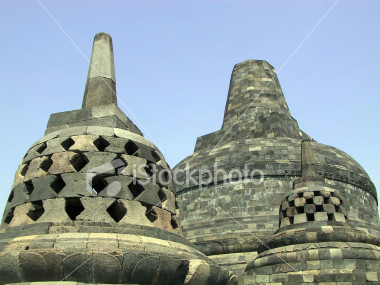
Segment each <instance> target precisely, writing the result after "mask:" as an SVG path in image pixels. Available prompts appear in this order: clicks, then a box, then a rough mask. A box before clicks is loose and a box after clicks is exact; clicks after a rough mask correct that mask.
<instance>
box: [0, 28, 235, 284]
mask: <svg viewBox="0 0 380 285" xmlns="http://www.w3.org/2000/svg"><path fill="white" fill-rule="evenodd" d="M153 170H155V171H153ZM158 171H163V172H165V171H166V172H170V171H171V170H170V168H169V166H168V164H167V163H166V162H165V159H164V157H163V155H162V153H161V152H160V151H159V150H158V148H157V147H156V146H155V145H154V144H153V143H151V142H150V141H149V140H147V139H146V138H144V136H143V135H142V133H141V132H140V131H139V129H138V128H137V127H136V126H135V125H134V124H133V123H132V121H131V120H130V119H129V118H128V117H127V116H126V115H125V114H124V113H123V112H122V111H121V110H120V109H119V108H118V106H117V97H116V79H115V69H114V59H113V47H112V40H111V37H110V36H109V35H108V34H105V33H99V34H97V35H96V36H95V39H94V44H93V50H92V56H91V63H90V68H89V71H88V78H87V83H86V88H85V93H84V99H83V105H82V108H81V109H79V110H74V111H69V112H62V113H56V114H52V115H51V116H50V119H49V122H48V125H47V129H46V132H45V135H44V136H43V137H42V138H41V139H39V140H38V141H36V142H35V143H34V144H32V146H31V147H30V149H29V150H28V151H27V153H26V155H25V157H24V158H23V159H22V161H21V164H20V167H19V168H18V170H17V172H16V174H15V180H14V184H13V186H12V189H11V194H10V196H9V199H8V202H7V204H6V208H5V212H4V216H3V219H2V223H1V228H0V284H20V285H21V284H23V285H24V284H35V285H37V284H38V285H40V284H68V285H71V284H171V285H172V284H189V285H190V284H236V278H235V277H234V276H233V275H232V274H231V273H230V272H229V271H228V270H226V269H223V268H221V267H220V266H218V265H216V264H215V263H214V262H213V261H211V260H210V259H208V258H207V257H206V256H205V255H204V254H203V253H201V252H200V251H198V250H197V249H195V247H194V246H193V245H192V244H191V243H190V242H189V241H187V240H186V239H185V238H184V237H183V234H182V231H181V224H180V220H179V215H178V207H177V194H176V191H175V187H173V184H172V183H171V182H170V181H160V180H158V179H156V180H155V179H153V178H154V177H155V175H156V173H157V172H158ZM163 176H164V177H165V175H163ZM41 282H48V283H41Z"/></svg>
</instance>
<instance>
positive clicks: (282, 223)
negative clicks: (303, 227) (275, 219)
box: [280, 217, 290, 228]
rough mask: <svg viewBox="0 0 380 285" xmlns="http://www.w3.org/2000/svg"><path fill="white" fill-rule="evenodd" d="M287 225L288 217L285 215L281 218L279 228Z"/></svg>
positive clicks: (288, 223)
mask: <svg viewBox="0 0 380 285" xmlns="http://www.w3.org/2000/svg"><path fill="white" fill-rule="evenodd" d="M287 226H290V219H289V218H288V217H287V218H283V219H281V226H280V227H281V228H283V227H287Z"/></svg>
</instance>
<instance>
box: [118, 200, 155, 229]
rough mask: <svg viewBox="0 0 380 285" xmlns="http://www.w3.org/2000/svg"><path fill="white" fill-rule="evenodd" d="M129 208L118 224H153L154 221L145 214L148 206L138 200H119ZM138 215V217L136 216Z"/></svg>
mask: <svg viewBox="0 0 380 285" xmlns="http://www.w3.org/2000/svg"><path fill="white" fill-rule="evenodd" d="M119 201H120V202H122V203H123V204H124V206H125V208H126V209H127V214H126V215H125V216H124V217H123V218H122V219H121V220H120V221H119V223H118V224H136V225H145V226H150V227H151V226H152V223H151V222H150V221H149V220H148V218H147V217H146V216H145V213H146V211H147V208H146V207H144V206H143V205H141V203H140V202H138V201H127V200H119ZM136 217H138V218H136Z"/></svg>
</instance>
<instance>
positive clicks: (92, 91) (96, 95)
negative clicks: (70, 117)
mask: <svg viewBox="0 0 380 285" xmlns="http://www.w3.org/2000/svg"><path fill="white" fill-rule="evenodd" d="M106 104H117V100H116V79H115V64H114V59H113V46H112V38H111V36H110V35H109V34H106V33H98V34H96V35H95V38H94V43H93V47H92V55H91V62H90V67H89V69H88V76H87V83H86V89H85V91H84V96H83V104H82V108H89V107H94V106H99V105H106Z"/></svg>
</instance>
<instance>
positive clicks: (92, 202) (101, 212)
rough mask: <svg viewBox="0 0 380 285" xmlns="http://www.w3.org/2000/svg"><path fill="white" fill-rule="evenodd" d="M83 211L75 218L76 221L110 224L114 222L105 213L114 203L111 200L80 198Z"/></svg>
mask: <svg viewBox="0 0 380 285" xmlns="http://www.w3.org/2000/svg"><path fill="white" fill-rule="evenodd" d="M80 200H81V202H82V204H83V207H84V210H83V212H81V213H80V214H79V215H78V216H77V217H76V220H77V221H89V222H103V223H112V224H114V223H115V221H114V220H113V218H112V217H111V216H110V215H109V213H108V212H107V209H108V207H109V206H111V204H112V203H113V202H114V201H115V199H112V198H100V197H82V198H81V199H80Z"/></svg>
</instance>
